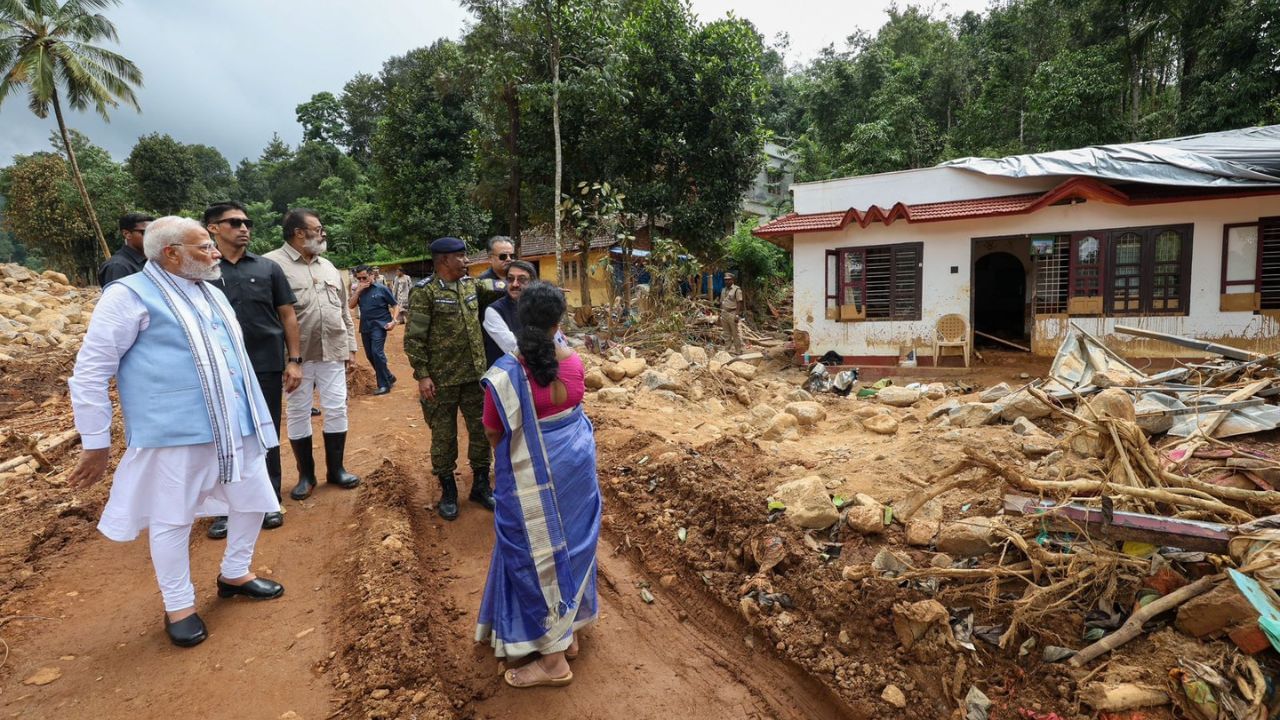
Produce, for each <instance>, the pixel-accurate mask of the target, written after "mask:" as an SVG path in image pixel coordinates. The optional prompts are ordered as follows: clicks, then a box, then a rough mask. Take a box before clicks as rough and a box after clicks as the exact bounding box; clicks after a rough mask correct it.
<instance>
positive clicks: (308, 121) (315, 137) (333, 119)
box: [295, 91, 346, 145]
mask: <svg viewBox="0 0 1280 720" xmlns="http://www.w3.org/2000/svg"><path fill="white" fill-rule="evenodd" d="M295 112H296V114H297V118H298V124H299V125H301V126H302V141H303V142H321V143H330V144H333V145H338V144H341V143H342V141H343V139H344V138H343V135H344V133H345V129H346V128H345V123H344V122H343V117H342V104H341V103H340V102H338V98H336V97H334V95H333V93H331V92H328V91H325V92H318V93H316V94H315V95H312V96H311V99H310V100H308V101H306V102H304V103H299V104H298V107H297V109H296V110H295Z"/></svg>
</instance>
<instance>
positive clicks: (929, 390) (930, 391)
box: [920, 383, 947, 400]
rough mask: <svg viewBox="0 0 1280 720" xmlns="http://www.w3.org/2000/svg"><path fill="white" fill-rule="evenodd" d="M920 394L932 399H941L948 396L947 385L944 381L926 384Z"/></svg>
mask: <svg viewBox="0 0 1280 720" xmlns="http://www.w3.org/2000/svg"><path fill="white" fill-rule="evenodd" d="M920 394H921V395H924V396H925V397H926V398H928V399H930V400H941V399H942V398H944V397H946V396H947V386H946V385H943V384H942V383H929V384H928V385H925V386H924V390H922V391H920Z"/></svg>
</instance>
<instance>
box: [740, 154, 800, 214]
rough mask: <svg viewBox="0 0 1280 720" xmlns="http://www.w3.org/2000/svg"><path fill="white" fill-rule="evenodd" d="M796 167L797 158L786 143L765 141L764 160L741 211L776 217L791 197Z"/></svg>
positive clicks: (743, 200) (743, 201)
mask: <svg viewBox="0 0 1280 720" xmlns="http://www.w3.org/2000/svg"><path fill="white" fill-rule="evenodd" d="M795 166H796V163H795V158H794V157H793V156H792V154H791V151H790V150H788V149H787V147H786V146H785V145H781V144H779V143H776V142H773V141H767V142H765V144H764V163H763V165H762V166H761V167H760V172H759V174H757V175H756V179H755V182H753V183H752V184H751V189H750V190H748V191H747V194H746V196H745V197H744V198H743V199H742V212H743V213H744V214H746V215H754V216H756V217H759V218H762V219H765V220H767V219H769V218H773V217H777V216H778V215H779V214H780V209H781V208H784V207H786V206H787V205H788V204H789V200H790V199H791V198H790V191H791V181H792V179H793V178H794V177H795Z"/></svg>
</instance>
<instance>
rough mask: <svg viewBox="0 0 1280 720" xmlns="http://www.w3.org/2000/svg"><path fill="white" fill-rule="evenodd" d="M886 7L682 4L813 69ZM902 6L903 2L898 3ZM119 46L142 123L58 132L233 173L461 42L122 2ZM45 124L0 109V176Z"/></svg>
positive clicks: (960, 1)
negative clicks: (175, 145) (309, 115)
mask: <svg viewBox="0 0 1280 720" xmlns="http://www.w3.org/2000/svg"><path fill="white" fill-rule="evenodd" d="M890 2H891V0H791V1H788V0H692V6H693V9H694V12H696V13H697V14H698V16H699V18H700V19H701V20H702V21H703V22H706V21H709V20H714V19H716V18H720V17H723V16H724V15H725V14H726V13H727V12H730V11H732V12H733V13H735V14H736V15H737V16H738V17H743V18H746V19H748V20H750V21H751V22H752V23H754V24H755V25H756V28H757V29H758V30H759V31H760V32H761V33H762V34H763V35H764V36H765V38H766V40H768V41H770V42H772V41H773V39H774V37H775V36H776V35H777V34H779V33H787V34H788V35H790V38H791V51H790V54H789V56H788V61H789V62H792V63H795V62H801V61H804V60H808V59H810V58H812V57H813V56H814V55H815V54H816V53H817V52H818V51H819V50H820V49H821V48H823V47H825V46H826V45H829V44H831V43H835V44H836V45H837V46H838V47H842V46H843V44H844V38H845V37H847V36H849V35H851V34H852V33H853V32H855V31H856V30H857V29H858V28H861V29H863V30H866V31H868V32H874V31H875V30H876V29H877V28H879V27H880V25H882V24H883V23H884V19H885V12H884V11H885V8H887V7H888V6H889V5H890ZM901 4H902V5H906V3H905V2H904V3H901ZM925 4H926V5H928V6H933V7H935V8H936V12H938V13H939V14H941V13H944V12H951V13H957V14H958V13H962V12H964V11H965V10H979V11H981V10H983V9H984V8H985V7H986V5H987V2H986V0H951V1H950V2H947V3H936V4H930V3H925ZM108 16H109V17H110V18H111V19H112V20H113V21H114V22H115V24H116V28H117V30H118V31H119V34H120V47H119V48H117V49H118V50H120V51H121V52H122V53H123V54H124V55H126V56H127V57H129V58H130V59H132V60H133V61H134V62H135V63H136V64H137V65H138V67H139V68H140V69H141V70H142V73H143V77H144V87H143V88H142V89H141V90H139V91H138V102H139V104H140V105H141V106H142V110H143V112H142V114H138V113H136V112H134V111H133V110H132V109H126V108H123V107H121V108H118V109H117V110H116V111H115V112H114V113H113V114H112V119H111V122H110V123H104V122H103V121H102V120H101V118H99V117H98V116H97V115H94V114H86V113H75V112H72V113H69V114H68V116H67V122H68V124H69V125H70V126H71V127H73V128H75V129H77V130H80V131H81V132H84V133H86V134H87V135H89V137H90V138H91V139H92V140H93V141H94V142H95V143H97V144H98V145H101V146H103V147H105V148H106V149H107V150H108V151H110V152H111V154H112V155H114V156H115V157H116V158H117V159H121V160H122V159H124V158H125V157H126V156H127V155H128V153H129V150H130V148H132V147H133V144H134V142H135V141H136V140H137V138H138V137H139V136H141V135H145V134H147V133H151V132H164V133H169V134H170V135H172V136H173V137H175V138H177V139H178V140H180V141H182V142H187V143H204V144H207V145H213V146H214V147H216V148H218V149H219V150H221V151H222V153H223V154H224V155H226V156H227V159H228V160H229V161H230V162H231V164H232V166H234V165H235V164H236V163H237V162H239V160H240V159H241V158H243V157H251V158H256V157H257V156H258V154H259V153H260V152H261V151H262V147H263V146H264V145H266V143H267V141H268V140H269V139H270V138H271V133H273V132H278V133H280V136H281V137H282V138H284V140H285V142H288V143H289V144H290V145H295V144H297V142H298V141H299V140H300V139H301V137H302V130H301V128H300V127H298V124H297V122H296V121H295V117H294V108H295V107H296V106H297V105H298V103H301V102H304V101H306V100H307V99H308V98H310V97H311V95H312V94H313V93H316V92H320V91H322V90H328V91H331V92H334V93H337V92H340V91H341V89H342V86H343V84H344V83H346V81H347V80H349V79H350V78H351V77H352V76H353V75H355V74H356V73H359V72H367V73H377V72H378V70H379V69H380V68H381V67H382V63H383V61H384V60H386V59H387V58H389V57H391V56H393V55H401V54H403V53H404V52H406V51H408V50H411V49H413V48H416V47H421V46H424V45H428V44H430V43H431V42H433V41H434V40H436V39H437V38H440V37H449V38H454V39H457V38H459V37H460V36H461V34H462V31H463V26H464V24H465V23H466V22H467V19H468V18H467V15H466V13H464V12H463V11H462V10H461V9H460V8H459V6H458V3H457V2H456V1H455V0H359V1H358V2H354V1H352V0H218V1H216V2H209V1H208V0H124V3H123V5H122V6H121V7H119V8H115V9H113V10H111V11H110V12H109V13H108ZM54 127H55V124H54V121H53V119H52V117H50V118H49V119H47V120H40V119H39V118H36V117H35V116H34V115H32V114H31V112H30V111H29V110H28V109H27V106H26V101H25V97H23V96H21V95H14V96H10V97H9V98H8V99H7V100H6V101H5V102H4V104H3V105H0V165H4V164H8V163H9V162H10V159H11V158H12V156H13V155H14V154H16V153H27V152H31V151H33V150H42V149H48V147H49V145H48V137H49V132H50V131H51V130H53V129H54Z"/></svg>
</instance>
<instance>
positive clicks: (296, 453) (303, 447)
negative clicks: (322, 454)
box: [289, 435, 316, 500]
mask: <svg viewBox="0 0 1280 720" xmlns="http://www.w3.org/2000/svg"><path fill="white" fill-rule="evenodd" d="M289 447H291V448H293V459H294V460H296V461H297V463H298V484H297V485H294V486H293V490H291V491H289V497H291V498H293V499H294V500H306V499H307V498H308V497H310V496H311V491H312V490H315V489H316V458H315V455H313V454H312V452H311V436H310V435H308V436H306V437H304V438H299V439H297V440H290V441H289Z"/></svg>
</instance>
